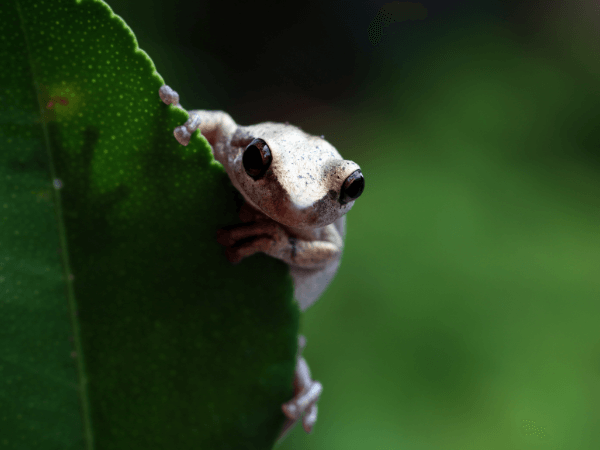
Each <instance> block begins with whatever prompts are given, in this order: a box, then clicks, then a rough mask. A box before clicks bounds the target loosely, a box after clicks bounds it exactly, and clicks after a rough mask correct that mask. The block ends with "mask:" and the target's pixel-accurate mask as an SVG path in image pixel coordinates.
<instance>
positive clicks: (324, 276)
mask: <svg viewBox="0 0 600 450" xmlns="http://www.w3.org/2000/svg"><path fill="white" fill-rule="evenodd" d="M334 223H335V227H336V228H337V230H338V232H339V233H340V235H341V237H342V242H344V237H345V234H346V216H342V217H340V218H339V219H338V220H336V221H335V222H334ZM342 250H343V248H342ZM341 257H342V255H341V253H340V257H339V258H338V259H336V260H335V261H332V262H331V263H329V264H328V265H327V266H325V268H324V269H318V270H315V269H303V268H301V267H292V266H290V274H291V275H292V278H293V279H294V297H295V298H296V300H298V304H299V305H300V310H301V311H304V310H305V309H306V308H308V307H309V306H310V305H312V304H313V303H314V302H315V301H316V300H317V299H318V298H319V297H320V296H321V294H322V293H323V291H325V289H327V286H329V284H330V283H331V281H332V280H333V277H334V276H335V274H336V272H337V270H338V267H339V266H340V261H341Z"/></svg>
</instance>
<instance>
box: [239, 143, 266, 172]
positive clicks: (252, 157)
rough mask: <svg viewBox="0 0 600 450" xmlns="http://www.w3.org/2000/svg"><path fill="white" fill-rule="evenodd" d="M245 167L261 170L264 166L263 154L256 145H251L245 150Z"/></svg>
mask: <svg viewBox="0 0 600 450" xmlns="http://www.w3.org/2000/svg"><path fill="white" fill-rule="evenodd" d="M243 162H244V167H245V168H246V169H248V170H260V169H262V166H263V160H262V155H261V154H260V150H259V149H258V148H257V147H256V145H252V146H250V147H249V148H248V149H247V150H246V151H245V152H244V161H243Z"/></svg>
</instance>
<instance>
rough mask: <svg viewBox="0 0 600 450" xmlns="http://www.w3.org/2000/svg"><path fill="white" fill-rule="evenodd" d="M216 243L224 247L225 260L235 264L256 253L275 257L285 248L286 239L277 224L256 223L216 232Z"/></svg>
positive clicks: (231, 226)
mask: <svg viewBox="0 0 600 450" xmlns="http://www.w3.org/2000/svg"><path fill="white" fill-rule="evenodd" d="M217 242H218V243H219V244H221V245H223V246H225V248H226V250H225V255H226V256H227V259H228V260H229V262H231V263H234V264H235V263H238V262H240V261H241V260H242V259H244V258H246V257H247V256H250V255H253V254H254V253H257V252H263V253H266V254H268V255H272V256H273V255H277V254H278V252H279V251H280V250H281V248H282V247H283V246H285V244H286V242H287V237H286V235H285V233H284V231H283V230H282V228H281V226H279V224H277V223H275V222H273V221H257V222H249V223H240V224H236V225H230V226H227V227H223V228H221V229H219V230H217Z"/></svg>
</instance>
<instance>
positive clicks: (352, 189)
mask: <svg viewBox="0 0 600 450" xmlns="http://www.w3.org/2000/svg"><path fill="white" fill-rule="evenodd" d="M364 188H365V179H364V178H363V177H359V178H355V179H354V181H352V183H350V186H348V188H347V189H346V195H347V196H348V197H350V198H356V197H358V196H359V195H360V194H362V191H363V189H364Z"/></svg>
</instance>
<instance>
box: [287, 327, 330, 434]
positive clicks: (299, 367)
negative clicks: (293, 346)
mask: <svg viewBox="0 0 600 450" xmlns="http://www.w3.org/2000/svg"><path fill="white" fill-rule="evenodd" d="M305 346H306V338H305V337H304V336H298V356H297V362H296V371H295V374H294V398H293V399H291V400H290V401H289V402H287V403H284V404H283V405H281V409H282V411H283V412H284V414H285V415H286V416H287V417H288V420H287V421H286V422H285V423H284V424H283V427H282V429H281V432H280V433H279V437H278V438H277V440H278V441H281V440H283V438H285V436H287V434H288V433H289V431H290V430H291V429H292V428H293V427H294V426H295V425H296V423H298V421H299V419H300V418H301V417H302V414H304V417H303V419H302V426H303V428H304V431H306V432H307V433H310V432H311V431H312V428H313V426H314V425H315V422H316V421H317V401H318V400H319V397H320V396H321V392H323V386H322V385H321V383H319V382H318V381H314V380H312V379H311V377H310V369H309V368H308V364H307V363H306V360H305V359H304V358H303V357H302V356H301V353H302V350H303V349H304V347H305Z"/></svg>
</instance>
